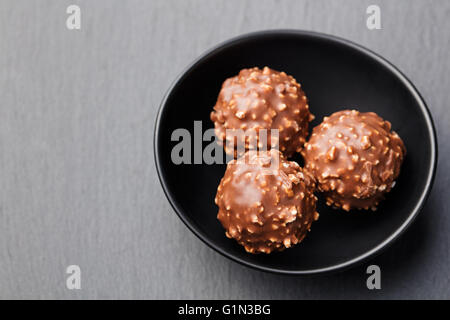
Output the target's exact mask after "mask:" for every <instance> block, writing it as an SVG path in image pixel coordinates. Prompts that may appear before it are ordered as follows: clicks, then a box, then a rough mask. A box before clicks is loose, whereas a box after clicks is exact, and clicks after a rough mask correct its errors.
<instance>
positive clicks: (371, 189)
mask: <svg viewBox="0 0 450 320" xmlns="http://www.w3.org/2000/svg"><path fill="white" fill-rule="evenodd" d="M405 154H406V149H405V146H404V144H403V141H402V140H401V139H400V137H399V136H398V135H397V133H395V132H394V131H391V124H390V123H389V122H388V121H385V120H383V119H382V118H380V117H379V116H378V115H376V114H375V113H373V112H367V113H360V112H358V111H356V110H352V111H350V110H344V111H339V112H336V113H333V114H332V115H331V116H329V117H325V118H324V121H323V122H322V123H321V124H320V125H318V126H317V127H315V128H314V129H313V134H312V135H311V138H310V140H309V141H308V142H307V148H305V149H304V150H303V151H302V155H303V157H304V158H305V168H306V169H308V170H309V171H310V172H311V173H312V174H313V175H314V176H315V177H316V179H317V185H318V189H319V191H322V192H323V193H324V195H325V198H326V199H327V204H328V205H330V206H334V207H337V208H342V209H344V210H346V211H349V210H350V209H366V210H367V209H369V208H370V209H372V210H375V209H376V206H377V205H378V203H379V202H380V201H381V200H382V199H383V198H384V195H385V194H386V193H387V192H389V191H390V190H391V188H392V186H393V185H394V183H395V179H397V177H398V175H399V173H400V167H401V165H402V162H403V158H404V157H405Z"/></svg>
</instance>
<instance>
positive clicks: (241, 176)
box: [215, 149, 319, 253]
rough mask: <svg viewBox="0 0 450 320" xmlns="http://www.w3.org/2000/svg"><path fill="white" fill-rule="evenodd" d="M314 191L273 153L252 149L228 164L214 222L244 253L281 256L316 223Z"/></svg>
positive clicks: (306, 177)
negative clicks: (273, 252)
mask: <svg viewBox="0 0 450 320" xmlns="http://www.w3.org/2000/svg"><path fill="white" fill-rule="evenodd" d="M314 189H315V181H314V178H313V177H312V175H311V174H309V173H307V172H306V171H303V170H302V168H300V166H299V165H298V164H297V163H296V162H293V161H292V162H291V161H287V160H285V158H284V157H283V155H282V154H281V153H280V152H279V151H278V150H275V149H272V150H270V151H255V150H251V151H248V152H246V153H245V154H244V155H243V156H242V157H240V158H239V159H237V160H232V161H230V162H229V163H228V166H227V170H226V172H225V176H224V177H223V178H222V180H221V182H220V185H219V187H218V190H217V195H216V198H215V202H216V204H217V205H218V206H219V213H218V215H217V218H218V219H219V221H220V222H221V223H222V225H223V227H224V228H225V234H226V236H227V237H228V238H234V239H235V240H236V241H237V242H238V243H239V244H241V245H242V246H244V247H245V250H246V251H247V252H251V253H260V252H264V253H271V252H272V251H281V250H283V249H285V248H289V247H291V246H292V245H295V244H297V243H299V242H300V241H302V240H303V238H304V237H305V236H306V234H307V232H308V231H309V230H310V227H311V224H312V222H313V221H314V220H317V219H318V217H319V214H318V213H317V212H316V201H317V197H316V196H315V195H314V194H313V191H314Z"/></svg>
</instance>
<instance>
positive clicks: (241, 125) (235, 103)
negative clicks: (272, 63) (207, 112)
mask: <svg viewBox="0 0 450 320" xmlns="http://www.w3.org/2000/svg"><path fill="white" fill-rule="evenodd" d="M307 103H308V101H307V98H306V96H305V94H304V92H303V91H302V89H300V85H299V84H298V83H297V82H296V81H295V79H294V78H293V77H292V76H289V75H287V74H286V73H284V72H278V71H275V70H272V69H270V68H268V67H265V68H264V69H263V70H260V69H258V68H251V69H243V70H241V71H240V72H239V75H237V76H235V77H232V78H229V79H227V80H226V81H225V82H224V83H223V85H222V89H221V90H220V93H219V97H218V99H217V102H216V105H215V106H214V111H213V112H212V113H211V120H212V121H213V122H214V126H215V132H216V135H217V136H218V137H219V138H220V139H222V140H224V141H223V143H224V144H225V146H224V147H225V151H226V152H227V153H228V154H230V155H234V156H235V157H237V156H240V155H238V154H237V153H238V150H241V149H240V148H238V147H237V144H239V143H240V144H242V145H243V146H244V147H245V148H242V150H244V149H245V150H250V149H256V146H257V145H258V142H259V139H260V137H259V136H257V139H256V141H251V139H250V138H249V137H248V136H245V135H243V136H241V137H238V138H237V139H236V136H234V135H230V134H229V135H228V136H227V135H226V133H227V130H233V129H246V128H248V129H252V130H255V132H259V130H260V129H266V130H267V138H265V137H264V138H261V139H264V140H266V139H267V148H268V149H270V148H275V147H278V148H279V149H280V150H281V151H283V154H284V155H285V156H287V157H290V156H292V155H293V154H294V153H295V152H299V151H300V150H301V149H302V147H303V144H304V143H305V139H306V136H307V134H308V123H309V122H310V121H312V120H313V119H314V116H313V115H312V114H311V113H310V111H309V108H308V105H307ZM271 129H278V130H279V139H278V140H276V141H274V139H271V132H270V130H271ZM236 140H237V141H236ZM220 142H222V141H220ZM278 143H279V145H278Z"/></svg>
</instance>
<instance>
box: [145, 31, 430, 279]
mask: <svg viewBox="0 0 450 320" xmlns="http://www.w3.org/2000/svg"><path fill="white" fill-rule="evenodd" d="M254 66H258V67H260V68H262V67H264V66H269V67H271V68H273V69H275V70H280V71H285V72H286V73H288V74H290V75H292V76H293V77H294V78H296V79H297V81H298V82H299V83H301V84H302V87H303V89H304V91H305V93H306V95H307V96H308V98H309V102H310V108H311V112H312V113H313V114H314V115H315V116H316V120H315V121H314V122H313V123H312V126H315V125H317V124H318V123H320V121H321V120H322V118H323V117H324V116H326V115H329V114H331V113H333V112H335V111H338V110H340V109H344V108H345V109H347V108H356V109H358V110H360V111H362V112H366V111H373V112H376V113H377V114H378V115H380V116H381V117H383V118H384V119H386V120H389V121H390V122H391V123H392V127H393V129H394V130H395V131H397V133H398V134H399V135H400V136H401V138H402V139H403V141H404V142H405V145H406V149H407V155H406V158H405V161H404V163H403V167H402V171H401V174H400V177H399V178H398V180H397V184H396V186H395V188H394V189H393V190H392V192H390V193H389V194H388V196H387V198H386V200H385V201H383V202H382V203H381V205H380V206H379V208H378V210H377V211H376V212H371V211H369V212H364V211H356V212H350V213H347V212H341V211H338V210H333V209H330V208H328V207H326V206H325V204H324V201H323V199H321V198H320V197H319V204H318V211H319V213H320V218H319V220H318V221H317V222H315V223H314V224H313V225H312V229H311V232H310V233H309V234H308V236H307V237H306V238H305V240H304V241H303V242H302V243H300V244H298V245H296V246H295V247H293V248H291V249H287V250H285V251H283V252H279V253H272V254H270V255H266V254H259V255H253V254H249V253H246V252H245V250H244V249H243V247H241V246H240V245H238V244H237V243H236V241H234V240H231V239H228V238H227V237H225V234H224V229H223V228H222V226H221V224H220V223H219V221H218V220H217V218H216V215H217V210H218V208H217V207H216V205H215V204H214V196H215V194H216V190H217V186H218V185H219V181H220V179H221V178H222V176H223V174H224V171H225V169H226V165H225V164H222V165H219V164H214V165H207V164H190V165H185V164H182V165H175V164H173V163H172V161H171V150H172V148H173V146H174V145H176V144H177V143H178V142H172V141H171V134H172V132H173V131H174V130H175V129H177V128H185V129H187V130H188V131H190V132H191V133H192V136H193V134H194V133H193V131H194V120H201V121H202V123H203V130H205V129H207V128H212V127H213V123H212V122H211V121H210V119H209V115H210V112H211V110H212V108H213V106H214V104H215V102H216V99H217V95H218V93H219V90H220V87H221V85H222V83H223V81H224V80H225V79H227V78H228V77H231V76H234V75H236V74H237V73H238V72H239V70H241V69H243V68H248V67H254ZM206 144H207V143H205V145H206ZM154 148H155V150H154V151H155V160H156V166H157V170H158V174H159V178H160V180H161V184H162V186H163V188H164V192H165V193H166V195H167V198H168V199H169V201H170V203H171V204H172V206H173V208H174V209H175V211H176V213H177V214H178V216H179V217H180V218H181V219H182V220H183V222H184V223H185V224H186V225H187V226H188V227H189V228H190V229H191V230H192V231H193V232H194V233H195V234H196V235H197V236H198V237H199V238H200V239H201V240H203V241H204V242H205V243H206V244H208V245H209V246H211V247H212V248H213V249H215V250H216V251H218V252H220V253H221V254H223V255H225V256H227V257H228V258H231V259H233V260H234V261H237V262H240V263H242V264H244V265H247V266H250V267H254V268H257V269H260V270H265V271H272V272H278V273H286V274H314V273H322V272H328V271H335V270H339V269H343V268H346V267H349V266H351V265H354V264H356V263H358V262H361V261H363V260H365V259H367V258H369V257H370V256H373V255H374V254H376V253H379V252H380V251H381V250H383V249H384V248H386V247H387V246H388V245H389V244H391V243H392V242H393V241H394V240H395V239H396V238H398V236H399V235H400V234H401V233H402V232H403V231H405V230H406V228H408V226H409V225H410V224H411V222H412V221H413V220H414V218H415V217H416V216H417V214H418V212H419V211H420V209H421V208H422V206H423V205H424V202H425V200H426V198H427V195H428V193H429V191H430V189H431V186H432V182H433V177H434V173H435V168H436V159H437V149H436V148H437V146H436V137H435V131H434V127H433V122H432V119H431V116H430V113H429V111H428V109H427V107H426V105H425V102H424V101H423V99H422V98H421V96H420V95H419V93H418V92H417V90H416V89H415V88H414V86H413V85H412V84H411V82H410V81H409V80H408V79H407V78H406V77H405V76H404V75H403V74H401V73H400V71H398V70H397V69H396V68H395V67H394V66H393V65H391V64H390V63H389V62H387V61H386V60H384V59H383V58H381V57H380V56H378V55H376V54H374V53H373V52H371V51H369V50H367V49H365V48H362V47H360V46H359V45H356V44H354V43H351V42H349V41H346V40H342V39H338V38H335V37H332V36H329V35H323V34H318V33H312V32H304V31H293V30H279V31H265V32H257V33H252V34H248V35H243V36H240V37H237V38H234V39H231V40H229V41H226V42H225V43H223V44H221V45H219V46H218V47H216V48H214V49H212V50H210V51H209V52H207V53H205V54H204V55H203V56H201V57H200V58H199V59H197V60H196V61H195V62H194V63H193V64H192V65H191V66H190V67H188V69H187V70H186V71H184V72H183V73H182V74H181V76H180V77H179V78H178V79H177V80H176V81H175V83H174V84H173V85H172V87H171V88H170V89H169V91H168V93H167V95H166V97H165V98H164V100H163V102H162V104H161V108H160V111H159V114H158V117H157V121H156V128H155V140H154ZM297 160H299V161H301V160H300V159H297Z"/></svg>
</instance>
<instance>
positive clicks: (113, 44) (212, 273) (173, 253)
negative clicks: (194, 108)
mask: <svg viewBox="0 0 450 320" xmlns="http://www.w3.org/2000/svg"><path fill="white" fill-rule="evenodd" d="M73 3H75V4H79V5H80V6H81V10H82V30H80V31H69V30H67V29H66V27H65V20H66V17H67V15H66V13H65V10H66V7H67V6H68V5H70V4H73ZM372 3H377V4H379V5H380V6H381V10H382V27H383V29H382V30H379V31H370V30H368V29H367V28H366V26H365V19H366V14H365V10H366V8H367V6H368V5H369V4H372ZM449 16H450V2H449V1H447V0H442V1H438V0H434V1H409V0H408V1H406V0H402V1H395V2H394V1H380V0H376V1H372V0H371V1H361V0H359V1H358V0H356V1H351V0H346V1H333V0H329V1H323V0H314V1H306V0H296V1H288V0H280V1H269V0H262V1H261V0H258V1H256V0H249V1H242V0H239V1H238V0H230V1H208V0H198V1H193V0H187V1H185V0H183V1H181V0H179V1H167V0H161V1H159V0H152V1H132V0H127V1H75V0H73V1H66V0H62V1H56V0H54V1H49V0H45V1H24V0H20V1H18V0H9V1H6V0H2V1H1V2H0V298H66V299H72V298H75V299H78V298H106V299H108V298H127V299H128V298H235V299H240V298H257V299H260V298H267V299H276V298H278V299H283V298H287V299H290V298H300V299H304V298H312V299H316V298H450V278H449V262H450V256H449V249H450V246H449V240H450V234H449V230H450V215H449V204H450V201H449V197H448V195H447V193H448V188H449V186H450V183H449V172H450V164H449V162H448V161H447V160H446V156H447V155H448V154H449V151H450V146H449V143H448V139H449V138H450V127H449V124H450V112H449V111H448V109H449V101H450V90H449V86H450V82H449V71H450V62H449V58H448V54H449V51H450V43H449V42H450V37H449V36H450V19H449V18H448V17H449ZM274 28H298V29H306V30H315V31H321V32H325V33H330V34H334V35H338V36H341V37H344V38H347V39H349V40H352V41H355V42H357V43H359V44H362V45H363V46H366V47H368V48H370V49H372V50H374V51H375V52H377V53H379V54H381V55H382V56H384V57H385V58H387V59H388V60H390V61H391V62H393V63H394V64H395V65H397V66H398V67H399V68H400V69H401V70H402V71H403V72H404V73H405V74H406V75H407V76H408V77H409V78H410V79H411V80H412V81H413V82H414V84H415V85H416V86H417V88H418V89H419V91H420V92H421V93H422V95H423V96H424V98H425V100H426V101H427V103H428V104H429V107H430V109H431V111H432V114H433V116H434V119H435V122H436V126H437V131H438V138H439V148H440V150H439V151H440V162H439V168H438V173H437V177H436V180H435V185H434V189H433V192H432V194H431V196H430V198H429V200H428V202H427V204H426V207H425V208H424V210H423V212H422V214H421V215H420V217H419V219H418V220H416V222H415V223H414V225H413V226H412V227H411V229H410V230H409V231H408V232H407V233H406V234H405V235H404V236H403V237H402V238H401V239H400V240H399V241H398V242H397V243H396V244H395V245H394V246H393V247H391V248H390V249H389V250H388V251H386V252H385V253H384V254H383V255H381V256H379V257H377V258H376V259H374V260H373V263H376V264H379V265H380V266H381V268H382V290H380V291H377V292H374V291H369V290H367V289H366V286H365V281H366V274H365V268H366V267H367V264H366V265H365V266H361V267H358V268H355V269H352V270H350V271H347V272H344V273H340V274H336V275H328V276H321V277H313V278H292V277H287V276H278V275H272V274H266V273H262V272H258V271H255V270H251V269H248V268H246V267H243V266H240V265H237V264H235V263H233V262H230V261H228V260H227V259H225V258H224V257H222V256H220V255H219V254H217V253H215V252H214V251H213V250H211V249H209V248H208V247H207V246H206V245H204V244H203V243H202V242H201V241H200V240H198V239H197V238H196V237H195V236H194V235H193V234H191V233H190V232H189V231H188V229H187V228H186V227H185V226H184V225H183V224H182V223H181V221H180V220H179V219H178V217H177V216H176V215H175V214H174V212H173V210H172V209H171V207H170V205H169V203H168V201H167V200H166V199H165V197H164V195H163V192H162V189H161V187H160V185H159V181H158V179H157V176H156V172H155V166H154V161H153V146H152V138H153V128H154V121H155V116H156V112H157V108H158V106H159V103H160V101H161V99H162V97H163V94H164V93H165V91H166V89H167V88H168V86H169V85H170V83H171V82H172V81H173V79H174V78H175V77H176V75H177V74H178V73H179V72H181V71H182V70H183V68H184V67H185V66H186V65H187V64H189V63H190V61H192V60H193V59H194V58H196V57H197V56H198V55H200V54H201V53H202V52H203V51H205V50H206V49H208V48H210V47H212V46H214V45H216V44H217V43H219V42H221V41H223V40H226V39H228V38H230V37H233V36H236V35H239V34H242V33H245V32H250V31H256V30H262V29H274ZM371 263H372V262H371ZM69 264H78V265H80V267H81V269H82V290H78V291H77V290H74V291H69V290H67V289H66V287H65V277H66V274H65V268H66V266H67V265H69Z"/></svg>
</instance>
